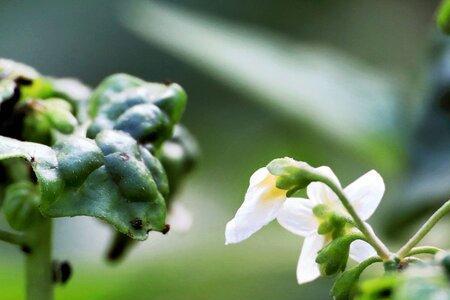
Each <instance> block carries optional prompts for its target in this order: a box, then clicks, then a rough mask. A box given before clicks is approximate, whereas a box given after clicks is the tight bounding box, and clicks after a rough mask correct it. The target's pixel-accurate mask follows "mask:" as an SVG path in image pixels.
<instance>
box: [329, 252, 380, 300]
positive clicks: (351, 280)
mask: <svg viewBox="0 0 450 300" xmlns="http://www.w3.org/2000/svg"><path fill="white" fill-rule="evenodd" d="M380 261H381V259H380V258H378V257H371V258H369V259H367V260H365V261H363V262H361V263H360V264H358V265H356V266H354V267H353V268H351V269H349V270H347V271H345V272H343V273H342V274H341V275H340V276H339V277H338V278H337V279H336V281H335V282H334V285H333V287H332V289H331V295H332V296H333V299H335V300H349V299H352V298H351V295H352V292H353V290H354V288H355V286H356V284H357V283H358V280H359V277H360V276H361V273H362V272H363V271H364V270H365V269H366V268H367V267H368V266H370V265H371V264H373V263H376V262H380Z"/></svg>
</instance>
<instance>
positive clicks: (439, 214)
mask: <svg viewBox="0 0 450 300" xmlns="http://www.w3.org/2000/svg"><path fill="white" fill-rule="evenodd" d="M449 212H450V200H447V202H445V203H444V205H442V206H441V207H440V208H439V209H438V210H437V211H436V212H435V213H434V214H433V215H432V216H431V217H430V218H429V219H428V220H427V221H426V222H425V224H423V225H422V227H420V229H419V230H418V231H417V232H416V234H414V235H413V236H412V237H411V238H410V239H409V241H408V242H407V243H406V244H405V245H404V246H403V247H402V248H400V250H399V251H398V252H397V256H398V257H399V258H403V257H405V256H407V255H408V253H409V251H410V250H411V249H412V248H413V247H414V246H415V245H417V244H418V243H419V242H420V241H421V240H422V239H423V238H424V237H425V235H426V234H427V233H428V232H430V230H431V229H432V228H433V227H434V225H436V223H437V222H438V221H439V220H440V219H442V218H443V217H444V216H445V215H446V214H447V213H449Z"/></svg>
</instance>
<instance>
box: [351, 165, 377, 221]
mask: <svg viewBox="0 0 450 300" xmlns="http://www.w3.org/2000/svg"><path fill="white" fill-rule="evenodd" d="M344 193H345V195H346V196H347V197H348V198H349V200H350V202H351V204H352V205H353V207H354V208H355V210H356V212H357V213H358V215H359V216H360V217H361V219H363V220H367V219H368V218H370V216H371V215H372V214H373V213H374V212H375V210H376V209H377V207H378V205H379V204H380V201H381V198H382V197H383V194H384V182H383V178H381V176H380V174H378V173H377V172H376V171H375V170H372V171H369V172H367V173H366V174H364V175H363V176H361V177H359V178H358V179H356V180H355V181H354V182H352V183H351V184H350V185H348V186H347V187H346V188H345V189H344Z"/></svg>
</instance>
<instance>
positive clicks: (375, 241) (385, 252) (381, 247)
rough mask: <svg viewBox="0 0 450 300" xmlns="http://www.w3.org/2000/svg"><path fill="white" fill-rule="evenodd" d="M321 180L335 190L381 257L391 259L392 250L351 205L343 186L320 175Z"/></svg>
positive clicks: (357, 225)
mask: <svg viewBox="0 0 450 300" xmlns="http://www.w3.org/2000/svg"><path fill="white" fill-rule="evenodd" d="M319 181H320V182H323V183H325V184H326V185H328V186H329V187H330V188H331V189H332V190H333V192H334V193H335V194H336V195H337V196H338V198H339V200H340V201H341V203H342V205H344V207H345V209H346V210H347V211H348V213H349V214H350V216H352V218H353V221H354V222H355V225H356V227H357V228H358V229H359V230H360V231H361V233H362V234H364V236H365V237H366V241H367V242H368V243H369V244H370V245H371V246H372V247H373V248H374V249H375V251H376V252H377V254H378V255H379V256H380V258H381V259H383V260H384V261H386V260H389V259H391V252H390V251H389V249H388V248H387V247H386V245H385V244H384V243H383V242H382V241H381V240H380V239H379V238H378V237H377V235H376V234H375V232H373V230H372V229H370V228H369V226H367V224H366V223H364V221H363V220H361V218H360V217H359V216H358V214H357V213H356V211H355V209H354V208H353V206H352V205H351V203H350V200H349V199H348V198H347V196H345V194H344V192H343V191H342V189H341V187H339V186H337V185H336V184H335V183H334V182H333V181H331V180H330V179H328V178H327V177H320V178H319Z"/></svg>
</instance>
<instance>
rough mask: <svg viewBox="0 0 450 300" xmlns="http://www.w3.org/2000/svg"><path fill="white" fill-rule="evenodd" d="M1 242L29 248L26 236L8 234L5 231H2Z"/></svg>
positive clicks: (0, 232)
mask: <svg viewBox="0 0 450 300" xmlns="http://www.w3.org/2000/svg"><path fill="white" fill-rule="evenodd" d="M0 240H1V241H4V242H7V243H10V244H14V245H18V246H21V247H25V246H27V243H26V238H25V236H24V235H21V234H16V233H12V232H8V231H5V230H0Z"/></svg>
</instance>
